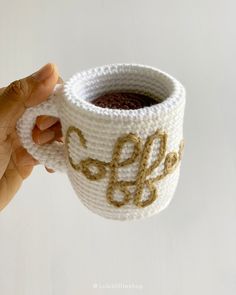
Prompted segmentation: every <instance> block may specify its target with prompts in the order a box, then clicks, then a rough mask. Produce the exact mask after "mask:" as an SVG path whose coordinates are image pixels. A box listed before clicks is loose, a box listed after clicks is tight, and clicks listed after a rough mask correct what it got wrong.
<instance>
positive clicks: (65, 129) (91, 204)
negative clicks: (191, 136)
mask: <svg viewBox="0 0 236 295" xmlns="http://www.w3.org/2000/svg"><path fill="white" fill-rule="evenodd" d="M109 92H135V93H140V94H145V95H148V96H150V97H152V98H154V99H157V100H159V103H157V104H154V105H152V106H148V107H144V108H140V109H129V110H124V109H122V110H121V109H109V108H102V107H99V106H95V105H93V104H92V103H90V102H89V101H90V100H92V99H94V98H95V97H97V96H100V95H102V94H105V93H109ZM184 107H185V89H184V87H183V86H182V85H181V83H180V82H178V81H177V80H176V79H175V78H173V77H171V76H170V75H168V74H167V73H164V72H162V71H160V70H158V69H156V68H153V67H150V66H144V65H138V64H111V65H105V66H101V67H97V68H93V69H90V70H87V71H83V72H80V73H77V74H75V75H74V76H73V77H72V78H70V79H69V80H68V82H66V83H65V84H64V85H60V86H58V85H57V86H56V87H55V91H54V93H53V94H52V95H51V96H50V97H49V98H48V99H47V101H45V102H43V103H41V104H39V105H38V106H35V107H31V108H28V109H27V110H26V111H25V113H24V114H23V116H22V117H21V118H20V120H19V121H18V123H17V132H18V134H19V137H20V139H21V141H22V144H23V146H24V147H25V148H26V149H27V151H28V152H29V153H30V154H31V155H32V156H33V157H34V158H35V159H37V160H39V162H40V163H42V164H44V165H46V166H47V167H49V168H52V169H54V170H58V171H62V172H65V173H66V174H67V175H68V177H69V180H70V182H71V184H72V186H73V188H74V191H75V192H76V194H77V195H78V197H79V198H80V199H81V201H82V203H83V204H84V205H85V206H86V207H87V208H89V209H90V210H91V211H93V212H95V213H97V214H99V215H101V216H103V217H106V218H111V219H118V220H131V219H140V218H144V217H148V216H151V215H153V214H156V213H158V212H160V211H161V210H163V209H164V208H165V207H166V206H167V205H168V204H169V202H170V200H171V199H172V196H173V194H174V192H175V189H176V186H177V183H178V179H179V169H180V162H181V156H182V150H183V117H184ZM39 115H49V116H56V117H59V118H60V121H61V125H62V133H63V136H64V143H60V142H53V143H50V144H45V145H43V146H39V145H37V144H35V143H34V141H33V140H32V135H31V132H32V129H33V127H34V124H35V120H36V117H37V116H39Z"/></svg>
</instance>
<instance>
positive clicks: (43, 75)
mask: <svg viewBox="0 0 236 295" xmlns="http://www.w3.org/2000/svg"><path fill="white" fill-rule="evenodd" d="M53 71H54V65H53V64H51V63H48V64H46V65H45V66H43V67H42V68H41V69H39V70H38V71H37V72H35V73H33V74H32V77H34V78H35V79H36V80H38V81H44V80H46V79H47V78H48V77H49V76H51V74H52V72H53Z"/></svg>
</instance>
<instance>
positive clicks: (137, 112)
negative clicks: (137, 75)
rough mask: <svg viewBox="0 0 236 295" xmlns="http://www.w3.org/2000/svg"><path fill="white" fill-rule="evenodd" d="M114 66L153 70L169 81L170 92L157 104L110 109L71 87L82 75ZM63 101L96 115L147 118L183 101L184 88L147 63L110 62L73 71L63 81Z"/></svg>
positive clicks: (169, 109)
mask: <svg viewBox="0 0 236 295" xmlns="http://www.w3.org/2000/svg"><path fill="white" fill-rule="evenodd" d="M112 67H115V68H116V69H119V68H120V69H122V68H123V69H124V68H127V69H128V68H130V69H132V70H135V69H136V70H141V69H143V70H147V71H153V73H154V74H155V73H156V74H157V73H158V74H159V75H161V76H162V78H164V79H166V80H168V82H169V83H171V84H172V91H171V93H170V94H169V95H168V96H167V97H166V98H165V99H164V100H163V101H161V102H159V103H157V104H153V105H151V106H147V107H144V108H139V109H111V108H103V107H100V106H96V105H94V104H92V103H91V102H89V101H86V100H85V99H83V98H81V97H79V96H78V95H77V93H76V91H73V90H74V89H73V87H75V85H76V82H77V83H78V81H80V80H81V78H83V77H84V76H88V75H94V74H96V73H97V72H98V71H102V70H103V71H109V70H110V69H112ZM62 92H63V95H64V98H65V101H66V102H68V103H69V104H72V105H73V106H76V107H79V108H80V109H82V110H84V111H85V112H89V113H92V114H93V115H95V116H98V117H101V116H102V117H109V118H111V117H112V118H113V119H115V118H130V117H133V118H134V119H135V118H138V119H140V118H141V119H142V118H149V117H152V116H153V115H155V116H156V115H159V114H163V113H169V112H170V111H172V110H173V109H175V108H177V107H178V106H179V105H181V104H182V103H183V104H184V103H185V94H186V91H185V88H184V86H183V85H182V84H181V83H180V82H179V81H178V80H177V79H175V78H174V77H172V76H171V75H169V74H168V73H166V72H164V71H162V70H160V69H158V68H155V67H153V66H149V65H143V64H137V63H112V64H106V65H102V66H96V67H93V68H90V69H87V70H83V71H81V72H77V73H75V74H74V75H73V76H72V77H71V78H70V79H69V80H68V81H66V82H65V84H64V86H63V89H62Z"/></svg>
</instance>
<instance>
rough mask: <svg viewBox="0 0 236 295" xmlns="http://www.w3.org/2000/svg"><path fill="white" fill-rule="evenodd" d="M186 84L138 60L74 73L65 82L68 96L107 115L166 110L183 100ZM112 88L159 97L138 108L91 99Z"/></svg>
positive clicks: (89, 109)
mask: <svg viewBox="0 0 236 295" xmlns="http://www.w3.org/2000/svg"><path fill="white" fill-rule="evenodd" d="M183 91H184V90H183V86H182V85H181V84H180V83H179V82H178V81H177V80H176V79H174V78H173V77H171V76H170V75H169V74H167V73H165V72H162V71H160V70H158V69H156V68H153V67H150V66H144V65H138V64H111V65H105V66H101V67H96V68H92V69H90V70H87V71H83V72H80V73H77V74H75V75H74V76H72V78H71V79H69V81H68V82H66V83H65V85H64V94H65V95H66V97H67V100H68V101H69V102H70V103H72V104H75V105H77V106H79V107H80V108H82V109H84V110H85V111H89V112H93V113H96V114H100V115H108V116H111V115H112V116H113V117H114V116H116V115H117V116H119V117H120V116H122V117H126V116H130V115H131V116H138V117H140V116H147V115H148V114H153V112H155V113H156V112H157V113H159V112H163V111H164V112H165V111H167V110H169V109H170V108H173V107H174V106H175V105H176V104H177V103H178V102H180V100H181V98H182V96H183ZM112 92H132V93H140V94H144V95H147V96H150V97H152V98H153V99H155V100H157V104H153V105H151V106H146V107H143V108H139V109H111V108H102V107H99V106H96V105H94V104H92V103H90V101H91V100H92V99H94V98H96V97H98V96H100V95H103V94H105V93H112Z"/></svg>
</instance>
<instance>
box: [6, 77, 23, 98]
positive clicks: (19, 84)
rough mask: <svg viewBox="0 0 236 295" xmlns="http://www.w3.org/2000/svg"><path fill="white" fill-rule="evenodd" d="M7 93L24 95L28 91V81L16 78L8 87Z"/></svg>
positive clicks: (17, 95) (16, 95)
mask: <svg viewBox="0 0 236 295" xmlns="http://www.w3.org/2000/svg"><path fill="white" fill-rule="evenodd" d="M6 93H7V94H8V95H13V96H15V97H22V96H24V95H26V93H27V83H26V82H25V81H24V80H15V81H13V82H12V83H11V84H10V85H9V86H8V87H7V89H6Z"/></svg>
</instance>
